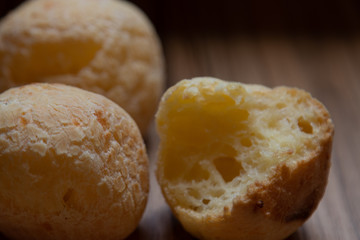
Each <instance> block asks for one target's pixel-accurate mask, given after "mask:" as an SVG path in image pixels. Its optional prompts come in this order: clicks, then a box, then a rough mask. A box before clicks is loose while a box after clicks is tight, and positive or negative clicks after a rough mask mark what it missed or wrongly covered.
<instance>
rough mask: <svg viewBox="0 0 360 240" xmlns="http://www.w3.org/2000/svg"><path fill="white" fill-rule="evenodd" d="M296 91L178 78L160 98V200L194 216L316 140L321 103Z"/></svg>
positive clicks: (290, 162) (218, 207)
mask: <svg viewBox="0 0 360 240" xmlns="http://www.w3.org/2000/svg"><path fill="white" fill-rule="evenodd" d="M319 104H320V103H318V102H317V101H316V100H314V99H313V98H311V96H310V95H309V94H308V93H306V92H304V91H302V90H298V89H293V88H285V87H279V88H275V89H269V88H266V87H263V86H259V85H246V84H241V83H231V84H229V83H226V82H223V81H219V80H216V79H210V78H206V79H202V78H198V79H194V80H184V81H183V82H182V83H180V84H177V86H176V87H173V88H172V89H171V90H170V93H169V94H167V95H165V96H164V98H163V99H162V105H161V106H160V110H159V111H158V114H157V126H158V132H159V135H160V138H161V144H160V150H159V162H158V178H159V179H161V180H160V181H161V185H162V186H163V191H165V193H166V194H165V196H166V198H167V200H168V201H170V202H172V203H173V204H174V206H177V207H180V208H183V209H186V210H190V211H193V213H194V214H197V213H199V214H204V213H206V212H209V213H217V212H218V211H223V209H224V207H225V206H229V207H231V206H232V201H233V200H234V197H235V196H242V195H243V194H245V193H246V191H247V188H248V186H250V185H251V184H253V183H255V182H261V181H264V180H265V179H267V178H268V177H269V176H271V175H272V174H273V173H274V171H275V169H276V166H277V165H279V164H280V163H282V162H286V164H287V166H289V167H290V168H291V167H296V165H297V163H298V162H299V161H306V159H307V158H308V156H309V155H310V154H311V152H312V151H313V150H314V148H315V147H316V146H318V145H319V142H318V141H319V138H318V136H319V135H321V134H322V131H324V127H322V126H323V125H324V119H326V117H324V116H323V113H321V109H322V108H321V107H319Z"/></svg>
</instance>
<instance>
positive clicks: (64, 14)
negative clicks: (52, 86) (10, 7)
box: [0, 0, 164, 134]
mask: <svg viewBox="0 0 360 240" xmlns="http://www.w3.org/2000/svg"><path fill="white" fill-rule="evenodd" d="M33 82H49V83H54V82H55V83H64V84H67V85H73V86H76V87H80V88H83V89H86V90H88V91H92V92H96V93H99V94H102V95H104V96H106V97H107V98H109V99H111V100H113V101H114V102H115V103H117V104H119V105H120V106H121V107H122V108H124V109H125V110H126V111H127V112H128V113H129V114H130V115H131V116H132V117H133V119H134V120H135V121H136V123H137V124H138V126H139V128H140V130H141V132H142V133H143V134H145V133H146V130H147V128H148V125H149V123H150V122H151V120H152V119H153V115H154V113H155V111H156V108H157V105H158V100H159V99H160V96H161V92H162V89H163V85H164V66H163V55H162V50H161V46H160V42H159V39H158V37H157V35H156V33H155V31H154V29H153V27H152V25H151V23H150V22H149V20H148V19H147V18H146V16H145V15H144V14H143V13H142V12H141V11H140V10H139V9H137V8H136V7H135V6H134V5H132V4H130V3H128V2H126V1H116V0H61V1H59V0H33V1H28V2H25V3H24V4H23V5H21V6H20V7H19V8H18V9H16V10H15V11H13V12H11V13H10V14H9V15H8V16H7V17H5V18H4V19H3V20H2V21H1V23H0V92H2V91H4V90H6V89H8V88H10V87H14V86H19V85H23V84H28V83H33Z"/></svg>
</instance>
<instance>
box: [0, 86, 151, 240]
mask: <svg viewBox="0 0 360 240" xmlns="http://www.w3.org/2000/svg"><path fill="white" fill-rule="evenodd" d="M148 189H149V181H148V159H147V155H146V151H145V146H144V143H143V140H142V137H141V134H140V131H139V129H138V128H137V126H136V124H135V122H134V121H133V120H132V119H131V117H130V116H129V115H128V114H127V113H126V112H125V111H124V110H123V109H121V108H120V107H119V106H118V105H117V104H115V103H113V102H112V101H110V100H108V99H107V98H105V97H103V96H101V95H97V94H95V93H91V92H87V91H85V90H81V89H78V88H75V87H70V86H65V85H61V84H47V83H39V84H30V85H26V86H22V87H18V88H13V89H10V90H8V91H5V92H4V93H2V94H0V232H2V233H3V234H4V235H6V236H7V237H9V238H11V239H116V240H119V239H123V238H125V237H126V236H128V235H129V234H130V233H131V232H132V231H133V230H134V229H135V228H136V226H137V224H138V222H139V220H140V218H141V216H142V213H143V211H144V208H145V205H146V201H147V195H148Z"/></svg>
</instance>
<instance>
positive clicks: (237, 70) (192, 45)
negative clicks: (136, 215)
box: [0, 0, 360, 240]
mask: <svg viewBox="0 0 360 240" xmlns="http://www.w3.org/2000/svg"><path fill="white" fill-rule="evenodd" d="M18 2H20V1H18V0H17V1H13V2H11V1H3V0H1V3H2V4H3V5H2V8H1V9H5V7H6V6H5V5H7V4H9V5H10V3H12V4H13V5H14V6H15V4H17V3H18ZM135 2H138V3H139V4H140V5H141V4H144V6H145V5H147V6H148V5H151V3H150V2H149V1H135ZM153 2H160V3H161V4H163V5H164V4H168V5H169V4H170V3H169V2H171V1H163V0H154V1H153ZM195 2H196V1H195ZM202 2H205V1H202ZM225 2H227V3H229V1H225ZM250 2H252V1H250ZM255 2H257V3H258V2H259V0H258V1H255ZM260 2H261V3H266V2H267V1H260ZM305 2H306V1H305ZM313 2H314V1H309V2H308V4H313ZM315 2H317V1H315ZM320 2H321V1H320ZM330 2H332V3H335V2H339V1H330ZM344 2H345V1H344ZM350 2H351V1H346V3H347V4H343V5H341V6H343V7H342V8H340V7H338V5H334V4H333V5H331V6H333V8H331V9H332V11H334V14H333V13H332V12H328V14H327V15H326V16H327V17H329V16H330V17H331V16H333V15H334V16H336V17H338V16H339V15H336V11H337V10H338V9H340V10H339V11H340V12H341V13H342V15H341V16H342V18H340V17H338V18H334V19H332V18H331V19H332V20H331V21H328V20H329V19H326V18H325V19H323V18H321V17H319V19H320V23H324V24H327V23H331V24H333V25H334V24H338V29H339V28H340V29H344V28H342V26H343V25H339V21H340V20H341V19H342V20H343V21H342V22H341V23H342V24H343V23H344V22H347V20H349V22H351V23H352V24H350V25H349V26H350V27H354V26H355V27H356V26H358V25H359V24H358V22H359V21H357V20H359V17H358V15H356V14H357V13H356V11H355V10H354V9H355V8H352V7H351V4H350ZM5 3H6V4H5ZM185 3H189V1H185ZM185 3H183V5H184V6H185V8H186V5H185ZM315 5H317V6H318V8H319V9H323V8H322V5H321V4H320V3H317V4H315ZM356 5H357V4H356ZM184 6H183V7H184ZM199 6H201V5H199V4H198V7H199ZM270 6H271V4H270V3H267V7H270ZM328 6H329V5H328ZM339 6H340V5H339ZM12 7H13V6H12ZM166 7H167V6H166V5H165V6H163V7H162V10H164V9H165V8H166ZM216 7H217V6H215V5H214V8H216ZM230 8H231V7H230ZM304 8H305V7H304ZM151 9H152V10H151ZM151 9H150V10H149V13H150V15H151V13H153V14H159V12H160V10H158V9H157V8H156V9H155V8H151ZM154 9H155V10H154ZM176 9H177V8H176V7H172V10H173V11H175V10H176ZM265 9H266V8H265ZM294 9H298V8H296V7H295V8H294ZM294 9H293V12H294V13H296V14H297V15H296V16H297V17H299V16H300V17H301V16H302V15H301V14H300V13H299V11H300V10H301V9H300V10H294ZM255 10H256V8H255ZM272 10H274V8H273V9H272ZM166 11H167V12H168V13H170V14H172V12H171V11H170V10H168V9H166ZM246 12H247V10H246V8H245V10H244V8H242V14H245V17H244V18H246ZM263 12H265V10H262V12H261V11H260V13H259V14H260V15H261V14H262V13H263ZM284 12H287V11H284ZM4 13H5V12H4V11H3V12H2V14H4ZM310 13H311V14H312V15H314V16H313V18H314V17H315V18H316V17H317V15H316V13H317V12H316V11H315V12H310ZM299 14H300V15H299ZM168 15H169V14H168ZM168 15H166V14H165V15H162V18H166V17H168ZM248 15H249V16H252V15H251V13H250V14H248ZM273 15H274V16H277V12H275V13H274V12H273ZM287 15H288V18H290V19H292V21H293V22H292V23H293V24H294V25H293V26H295V27H296V26H297V27H299V26H300V28H298V29H302V28H301V26H303V25H298V24H297V23H298V22H297V20H296V21H295V22H294V19H293V18H291V15H292V12H290V13H289V12H287ZM181 16H182V15H181ZM214 16H215V15H214V14H213V15H211V17H214ZM162 18H160V19H159V18H158V19H154V22H155V25H156V24H158V23H159V22H164V24H163V26H159V25H157V28H162V31H161V34H160V37H161V40H162V42H163V46H164V52H165V57H166V64H167V86H168V87H169V86H171V85H173V84H175V83H176V82H177V81H179V80H181V79H184V78H192V77H196V76H213V77H218V78H221V79H224V80H229V81H241V82H244V83H260V84H264V85H267V86H269V87H274V86H278V85H286V86H293V87H299V88H302V89H305V90H307V91H309V92H310V93H311V94H312V95H313V96H314V97H316V98H317V99H319V100H320V101H321V102H322V103H323V104H324V105H325V106H326V107H327V108H328V110H329V112H330V114H331V116H332V119H333V122H334V124H335V137H334V143H333V152H332V160H331V161H332V167H331V171H330V176H329V182H328V186H327V190H326V193H325V196H324V198H323V200H322V201H321V203H320V205H319V207H318V209H317V210H316V212H315V213H314V214H313V215H312V216H311V218H310V219H309V220H308V221H307V222H306V223H305V224H304V225H303V226H302V227H301V228H300V229H299V230H298V231H297V232H295V233H294V234H293V235H291V236H290V237H289V238H288V240H318V239H327V240H333V239H339V240H340V239H341V240H356V239H360V186H359V185H360V34H353V33H351V34H320V35H318V34H306V31H305V33H304V32H303V31H299V32H300V33H295V34H293V33H292V34H283V33H282V31H280V33H277V31H268V32H266V31H265V33H264V32H261V33H255V34H253V33H252V32H251V31H250V33H249V31H245V32H242V31H230V32H229V33H222V32H216V31H215V32H212V33H210V32H211V31H210V32H208V33H203V32H201V31H199V32H198V31H191V32H190V33H184V32H180V31H179V32H177V31H166V30H167V29H169V28H171V27H172V25H171V24H172V23H174V21H173V22H171V20H169V21H162V20H164V19H162ZM230 18H231V16H230V17H229V19H230ZM179 19H180V18H178V20H177V22H179ZM197 19H199V18H197ZM271 19H273V18H271ZM276 19H277V20H276V21H278V22H284V24H285V25H287V26H289V24H290V23H289V24H288V22H286V21H282V20H281V19H280V18H276ZM279 19H280V20H279ZM296 19H297V18H296ZM344 19H345V20H344ZM306 20H307V19H305V18H303V20H302V21H306ZM181 21H182V19H180V22H181ZM263 21H265V22H266V21H267V20H266V19H265V20H263ZM215 22H216V21H212V23H215ZM271 23H274V21H273V22H271ZM313 23H314V24H318V23H319V22H317V21H308V22H307V26H309V25H310V27H311V25H312V24H313ZM186 24H187V22H185V25H186ZM331 24H330V25H331ZM217 25H219V24H217ZM220 25H221V23H220ZM320 25H321V24H318V25H317V26H320ZM333 25H331V26H333ZM346 26H347V25H346ZM305 27H306V26H305ZM346 29H348V28H346ZM311 32H314V29H312V30H311ZM146 144H147V148H148V153H149V157H150V166H151V169H150V170H151V177H150V181H151V191H150V196H149V201H148V205H147V209H146V212H145V214H144V216H143V219H142V221H141V222H140V225H139V227H138V228H137V229H136V231H135V232H134V233H133V234H132V235H131V236H130V237H129V239H132V240H136V239H149V240H150V239H154V240H155V239H156V240H172V239H185V240H186V239H193V238H192V237H191V236H190V235H189V234H188V233H186V232H185V231H184V230H183V228H182V227H181V225H180V223H179V222H178V221H177V220H176V219H175V218H174V217H173V215H172V214H171V212H170V209H169V208H168V206H167V205H166V203H165V201H164V199H163V197H162V195H161V191H160V189H159V186H158V185H157V182H156V179H155V176H154V168H155V161H156V151H157V146H158V138H157V136H156V132H155V128H154V126H152V127H151V129H150V134H149V136H148V138H147V139H146ZM0 239H1V237H0Z"/></svg>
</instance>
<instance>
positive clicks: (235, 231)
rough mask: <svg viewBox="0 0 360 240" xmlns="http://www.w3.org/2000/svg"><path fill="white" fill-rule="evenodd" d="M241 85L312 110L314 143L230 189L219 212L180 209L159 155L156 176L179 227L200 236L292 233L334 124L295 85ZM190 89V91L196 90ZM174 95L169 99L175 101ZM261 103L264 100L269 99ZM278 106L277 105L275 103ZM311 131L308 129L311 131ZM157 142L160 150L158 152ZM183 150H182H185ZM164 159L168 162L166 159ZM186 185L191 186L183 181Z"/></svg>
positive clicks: (313, 198)
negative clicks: (230, 195) (244, 184)
mask: <svg viewBox="0 0 360 240" xmlns="http://www.w3.org/2000/svg"><path fill="white" fill-rule="evenodd" d="M195 80H196V81H198V82H200V83H199V84H205V83H208V84H209V86H210V84H211V81H214V80H211V79H210V80H208V79H206V78H205V79H200V80H198V79H195ZM195 80H193V81H195ZM215 81H216V80H215ZM186 84H188V85H191V86H196V84H198V83H194V84H191V81H190V82H188V83H185V82H182V83H180V84H178V86H175V87H173V88H172V89H170V90H169V91H168V92H167V93H165V95H164V96H163V98H162V103H164V102H167V101H170V100H169V99H170V98H171V96H173V94H174V93H175V92H176V89H177V88H178V87H180V86H181V87H184V85H186ZM219 84H223V83H219ZM242 86H244V87H245V88H246V90H247V91H248V92H250V93H251V94H252V95H253V96H255V95H256V96H257V98H259V99H261V98H265V99H267V96H269V94H270V95H274V96H279V97H284V96H285V97H286V98H285V99H286V100H285V101H292V100H293V99H295V100H294V101H295V102H296V104H301V105H303V106H305V108H309V109H311V112H312V111H313V112H315V113H316V117H315V118H314V121H316V123H315V122H314V125H313V127H315V126H316V128H317V129H314V131H316V132H319V135H316V136H313V138H316V140H314V141H312V140H309V139H308V140H304V141H303V142H301V143H302V144H303V146H299V149H300V150H297V151H299V152H301V151H302V150H301V149H302V148H304V149H307V150H306V151H303V153H304V155H302V158H300V159H298V160H296V162H293V161H284V162H281V163H279V164H277V165H276V166H275V168H274V169H273V170H271V169H270V170H269V171H272V173H271V174H270V175H269V177H268V178H266V179H265V180H262V181H256V182H254V183H253V184H251V185H249V186H247V188H246V192H245V193H244V194H242V193H240V192H239V193H238V194H236V193H234V195H233V199H232V202H231V204H230V205H228V204H225V205H223V209H220V211H218V210H219V209H216V211H215V210H214V211H211V210H209V211H203V212H201V211H196V210H193V209H189V208H186V207H183V206H182V205H181V204H180V200H179V199H177V198H176V196H175V195H174V194H173V192H172V191H173V190H171V191H170V190H169V185H171V184H173V183H171V182H170V181H169V180H168V179H166V178H165V176H164V172H163V171H164V169H165V168H164V166H163V164H164V160H165V159H159V161H158V169H157V176H158V180H159V184H160V186H161V187H162V191H163V194H164V196H165V199H166V200H167V202H168V203H169V206H170V207H171V209H172V211H173V213H174V214H175V216H176V217H177V218H178V219H179V221H180V222H181V224H182V225H183V226H184V228H185V229H186V230H187V231H188V232H190V233H191V234H192V235H194V236H196V237H197V238H200V239H214V240H215V239H219V240H220V239H221V240H233V239H239V240H242V239H244V240H245V239H246V240H257V239H262V240H266V239H268V240H275V239H283V238H285V237H287V236H289V235H290V234H291V233H293V232H294V231H295V230H296V229H297V228H298V227H299V226H301V225H302V224H303V223H304V221H306V220H307V219H308V218H309V217H310V216H311V214H312V213H313V212H314V210H315V209H316V207H317V205H318V203H319V201H320V200H321V198H322V196H323V194H324V191H325V187H326V184H327V179H328V174H329V168H330V154H331V146H332V140H333V132H334V126H333V124H332V122H331V119H330V115H329V113H328V111H327V110H326V108H325V107H324V106H323V105H322V104H321V103H320V102H319V101H317V100H315V99H313V98H312V97H311V96H310V94H308V93H306V92H305V91H302V90H299V89H292V88H287V87H278V88H274V89H269V88H265V87H262V86H258V85H242ZM209 88H211V87H209ZM193 92H194V94H195V92H196V91H193ZM197 94H198V93H197ZM184 96H185V94H184ZM275 98H276V97H275ZM174 99H175V100H174ZM174 99H172V101H177V100H178V99H176V98H174ZM179 99H181V98H179ZM179 101H180V100H179ZM266 101H269V99H267V100H266ZM260 103H261V102H260ZM284 103H285V102H284ZM164 106H165V104H164V105H161V104H160V108H159V111H166V110H165V109H161V108H162V107H164ZM167 106H172V107H176V106H177V105H176V104H173V105H171V104H169V105H167ZM279 107H282V106H280V105H279ZM163 114H164V113H163V112H162V113H159V112H158V115H157V117H158V119H157V121H158V127H159V126H160V124H166V123H165V122H164V123H163V121H165V120H164V119H159V118H160V117H164V116H165V115H163ZM305 115H306V114H305ZM312 119H313V118H312ZM297 124H299V123H297ZM298 127H299V128H301V127H304V128H305V129H301V131H305V132H307V131H310V130H309V129H306V127H307V126H306V124H305V125H304V126H302V125H301V124H299V126H298ZM312 131H313V129H311V132H312ZM166 137H167V136H166V132H161V133H160V138H161V141H163V140H165V141H166ZM314 143H316V145H314V146H312V145H311V144H314ZM161 144H162V143H160V152H161V151H164V148H163V146H162V145H161ZM163 144H164V143H163ZM183 150H184V151H185V149H183ZM244 150H245V149H243V150H242V151H244ZM262 150H264V149H262ZM265 150H266V149H265ZM167 151H170V149H167ZM293 151H294V150H293V149H289V151H288V152H283V153H281V154H288V155H289V158H290V159H291V156H293ZM275 154H277V153H275ZM159 155H160V156H163V155H161V154H159ZM210 159H211V157H210ZM166 160H168V161H169V163H171V159H170V160H169V159H166ZM194 179H195V178H194ZM240 184H242V183H240ZM186 186H189V187H191V185H189V184H188V185H186ZM209 187H210V186H209ZM224 187H225V186H224ZM200 199H201V198H200ZM219 201H220V200H219Z"/></svg>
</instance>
